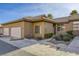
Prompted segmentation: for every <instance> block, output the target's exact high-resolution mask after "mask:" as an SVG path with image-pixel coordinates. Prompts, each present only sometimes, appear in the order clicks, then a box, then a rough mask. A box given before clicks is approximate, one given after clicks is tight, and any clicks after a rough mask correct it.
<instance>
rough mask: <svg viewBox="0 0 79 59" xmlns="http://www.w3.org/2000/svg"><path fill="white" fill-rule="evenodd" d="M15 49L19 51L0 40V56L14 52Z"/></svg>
mask: <svg viewBox="0 0 79 59" xmlns="http://www.w3.org/2000/svg"><path fill="white" fill-rule="evenodd" d="M16 49H19V48H17V47H15V46H13V45H10V44H8V43H6V42H3V41H1V40H0V55H3V54H5V53H8V52H11V51H14V50H16Z"/></svg>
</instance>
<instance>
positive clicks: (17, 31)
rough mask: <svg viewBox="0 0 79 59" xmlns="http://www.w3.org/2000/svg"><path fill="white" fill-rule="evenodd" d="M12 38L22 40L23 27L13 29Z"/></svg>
mask: <svg viewBox="0 0 79 59" xmlns="http://www.w3.org/2000/svg"><path fill="white" fill-rule="evenodd" d="M11 36H12V37H14V38H21V27H13V28H11Z"/></svg>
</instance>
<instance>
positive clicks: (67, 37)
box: [54, 33, 74, 42]
mask: <svg viewBox="0 0 79 59" xmlns="http://www.w3.org/2000/svg"><path fill="white" fill-rule="evenodd" d="M54 38H55V39H56V40H58V41H60V40H61V41H65V42H66V41H71V40H72V39H73V38H74V36H73V34H71V33H70V34H68V33H63V34H60V35H57V36H55V37H54Z"/></svg>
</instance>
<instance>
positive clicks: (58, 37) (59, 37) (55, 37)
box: [54, 35, 63, 41]
mask: <svg viewBox="0 0 79 59" xmlns="http://www.w3.org/2000/svg"><path fill="white" fill-rule="evenodd" d="M54 39H55V40H58V41H61V40H62V39H63V36H62V35H57V36H54Z"/></svg>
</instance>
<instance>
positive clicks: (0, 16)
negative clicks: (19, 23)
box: [0, 3, 79, 23]
mask: <svg viewBox="0 0 79 59" xmlns="http://www.w3.org/2000/svg"><path fill="white" fill-rule="evenodd" d="M72 10H77V11H78V12H79V4H77V3H76V4H75V3H70V4H68V3H23V4H22V3H7V4H5V3H2V4H1V3H0V23H4V22H8V21H12V20H16V19H19V18H22V17H27V16H38V15H42V14H52V15H53V17H54V18H58V17H64V16H69V14H70V12H71V11H72Z"/></svg>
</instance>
